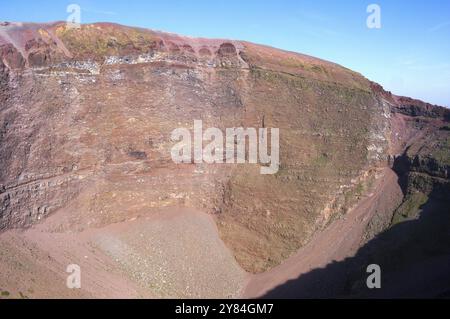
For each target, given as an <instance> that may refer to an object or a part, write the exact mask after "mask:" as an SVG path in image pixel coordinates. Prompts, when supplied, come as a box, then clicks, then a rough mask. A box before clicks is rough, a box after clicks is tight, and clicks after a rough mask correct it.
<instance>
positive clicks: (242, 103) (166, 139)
mask: <svg viewBox="0 0 450 319" xmlns="http://www.w3.org/2000/svg"><path fill="white" fill-rule="evenodd" d="M0 53H1V54H0V57H1V59H0V102H1V104H0V130H1V131H0V168H1V170H0V187H1V189H0V192H1V194H0V204H1V213H0V230H2V231H5V230H8V229H13V228H23V227H29V226H32V225H34V224H35V223H36V222H38V221H39V220H42V219H44V218H45V217H47V216H49V215H51V214H55V213H58V215H60V216H61V217H60V218H59V219H57V222H54V223H53V224H52V227H53V230H54V231H59V232H64V231H82V230H86V229H91V228H99V227H104V226H107V225H110V224H113V223H117V222H121V221H124V220H129V219H132V218H139V217H145V216H149V215H152V214H154V213H156V212H158V211H160V210H161V209H162V208H164V207H191V208H195V209H198V210H202V211H204V212H207V213H209V214H211V215H213V216H214V218H215V221H216V223H217V226H218V229H219V232H220V236H221V238H222V239H223V241H224V242H225V244H226V245H227V247H229V248H230V249H231V251H232V252H233V254H234V257H235V258H236V260H237V261H238V263H239V264H240V265H241V266H242V267H243V268H244V269H245V270H247V271H248V272H262V271H265V270H267V269H269V268H271V267H273V266H275V265H278V264H280V263H281V262H282V261H283V260H285V259H286V258H287V257H289V256H290V255H291V254H292V253H294V252H295V251H296V250H297V249H298V248H300V247H301V246H302V245H304V244H305V243H307V242H308V241H309V240H310V238H311V236H312V234H314V233H315V232H316V231H317V230H321V229H323V228H325V227H326V226H327V225H328V224H329V223H330V222H332V221H333V220H334V219H336V218H338V217H339V216H342V215H343V214H345V213H346V212H347V211H348V209H350V208H351V207H353V206H354V205H355V204H356V203H357V202H358V199H359V198H361V196H363V195H364V194H365V192H366V191H367V190H368V189H370V185H371V183H372V182H373V180H374V179H375V177H376V172H377V171H378V170H379V169H380V168H382V167H386V166H387V165H389V164H391V165H392V166H393V167H394V168H395V169H396V171H397V172H398V173H399V174H400V175H401V178H402V180H403V181H404V184H403V185H404V189H405V195H406V199H405V201H404V204H403V206H404V205H409V204H408V201H410V198H414V200H416V199H415V198H416V197H417V196H416V195H415V191H416V190H419V191H420V192H421V193H422V194H424V196H436V197H439V198H441V199H448V177H449V168H448V165H449V153H448V151H449V132H450V131H449V128H448V120H449V113H448V111H447V110H445V109H443V108H439V107H435V106H430V105H427V104H424V103H422V102H419V101H414V100H410V99H406V98H399V97H396V96H393V95H390V94H389V93H387V92H385V91H384V90H383V89H382V88H380V87H379V86H377V85H375V84H373V83H371V82H370V81H368V80H367V79H365V78H364V77H363V76H361V75H360V74H357V73H355V72H352V71H350V70H348V69H345V68H343V67H341V66H338V65H335V64H333V63H330V62H326V61H322V60H319V59H315V58H312V57H309V56H305V55H301V54H297V53H292V52H285V51H281V50H277V49H273V48H269V47H265V46H260V45H255V44H252V43H247V42H239V41H228V40H206V39H194V38H187V37H181V36H176V35H172V34H166V33H161V32H153V31H149V30H143V29H137V28H129V27H124V26H118V25H112V24H92V25H83V26H82V27H81V29H70V28H68V27H67V26H66V25H65V24H64V23H55V24H49V25H37V24H8V25H5V26H0ZM194 120H202V121H203V126H204V127H205V128H208V127H217V128H220V129H222V130H223V131H225V129H226V128H232V127H244V128H245V127H254V128H262V127H268V128H279V129H280V162H281V166H280V169H279V171H278V172H277V173H276V174H274V175H261V174H260V170H259V166H258V165H254V164H240V165H226V164H214V165H208V164H181V165H179V164H175V163H174V162H173V161H172V159H171V157H170V150H171V147H172V146H173V145H174V143H173V141H171V132H172V131H173V130H174V129H176V128H180V127H186V128H189V129H192V126H193V123H194ZM397 200H398V203H399V204H400V203H401V202H402V200H403V199H402V198H398V199H397ZM387 214H388V215H389V214H391V215H390V217H389V218H388V217H386V214H383V216H382V217H380V218H381V219H383V218H384V219H383V220H384V222H376V221H374V222H373V223H372V224H371V225H372V226H369V229H368V233H371V232H372V233H373V235H374V234H376V233H378V232H379V231H381V230H383V229H385V228H386V227H388V226H389V225H390V224H391V221H392V218H394V219H395V220H397V219H401V218H403V217H404V216H405V215H407V216H411V214H414V213H412V212H411V211H410V210H408V211H407V212H405V211H404V210H402V209H401V208H400V209H399V210H398V211H397V212H395V213H394V211H392V210H391V211H390V212H387ZM386 221H387V222H386ZM374 225H377V226H374ZM370 227H372V228H370ZM371 236H372V235H369V237H371Z"/></svg>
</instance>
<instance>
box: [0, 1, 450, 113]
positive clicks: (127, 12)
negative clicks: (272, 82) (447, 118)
mask: <svg viewBox="0 0 450 319" xmlns="http://www.w3.org/2000/svg"><path fill="white" fill-rule="evenodd" d="M71 3H76V4H78V5H80V7H81V9H82V15H81V19H82V21H81V22H82V23H90V22H99V21H111V22H117V23H121V24H125V25H132V26H141V27H147V28H151V29H158V30H164V31H169V32H175V33H179V34H183V35H192V36H202V37H212V38H230V39H239V40H248V41H252V42H256V43H262V44H268V45H271V46H275V47H278V48H282V49H286V50H292V51H297V52H301V53H306V54H310V55H313V56H316V57H320V58H323V59H326V60H329V61H333V62H336V63H339V64H341V65H344V66H346V67H348V68H350V69H353V70H355V71H358V72H360V73H362V74H363V75H365V76H366V77H367V78H369V79H371V80H373V81H376V82H378V83H380V84H382V85H383V86H384V87H385V88H386V89H387V90H390V91H392V92H393V93H395V94H400V95H407V96H411V97H416V98H420V99H423V100H426V101H428V102H431V103H436V104H441V105H446V106H450V0H428V1H416V0H383V1H379V0H369V1H364V0H341V1H334V0H328V1H326V0H303V1H302V0H278V1H269V0H259V1H254V0H239V1H235V0H227V1H222V2H219V1H206V0H198V1H196V0H190V1H175V0H173V1H165V0H158V1H152V0H142V1H138V0H128V1H113V0H110V1H107V0H98V1H97V0H95V1H94V0H73V1H63V0H41V1H23V0H22V1H21V0H15V1H11V0H0V20H6V21H30V22H48V21H56V20H66V18H67V16H68V13H66V7H67V6H68V5H69V4H71ZM372 3H375V4H378V5H379V6H380V8H381V29H369V28H367V25H366V19H367V17H368V15H369V14H368V13H367V12H366V8H367V6H368V5H369V4H372Z"/></svg>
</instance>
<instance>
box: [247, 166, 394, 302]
mask: <svg viewBox="0 0 450 319" xmlns="http://www.w3.org/2000/svg"><path fill="white" fill-rule="evenodd" d="M400 191H401V190H400V186H399V185H398V183H397V175H396V174H395V173H394V172H393V171H392V170H391V169H389V168H384V169H383V171H382V173H381V176H380V177H379V178H378V180H377V181H376V185H375V186H374V189H373V191H372V193H370V194H369V195H368V196H367V197H365V198H363V199H362V200H361V201H360V202H359V203H358V204H357V206H356V207H354V208H353V209H352V210H351V211H349V212H348V213H347V214H346V215H345V216H344V217H343V218H341V219H338V220H336V221H334V222H333V223H332V224H331V225H330V226H329V227H327V228H326V229H325V230H323V231H321V232H317V233H316V234H315V235H314V236H313V237H312V238H311V240H310V242H309V243H308V244H307V245H306V246H304V247H302V248H301V249H300V250H299V251H298V252H297V253H295V254H294V255H293V256H291V257H290V258H289V259H288V260H286V261H285V262H284V263H283V264H281V265H279V266H277V267H275V268H273V269H271V270H269V271H267V272H264V273H262V274H257V275H254V276H251V277H250V279H249V281H248V283H247V285H246V287H245V289H244V293H243V295H242V297H244V298H256V297H261V296H263V295H265V294H266V293H267V292H269V291H270V290H272V289H273V288H276V287H277V286H279V285H282V284H284V283H285V282H287V281H289V280H292V279H296V278H298V277H299V276H301V275H303V274H306V273H308V272H310V271H311V270H313V269H317V268H323V267H325V266H326V265H327V264H329V263H331V262H333V261H341V260H343V259H345V258H347V257H351V256H354V255H355V253H356V251H357V250H358V248H359V247H360V245H361V241H362V239H363V235H364V232H365V229H366V227H367V224H368V223H369V221H370V220H371V218H372V217H373V215H374V214H375V213H376V210H377V209H376V207H377V205H378V203H379V200H380V199H381V200H382V197H383V198H384V195H386V194H387V193H390V192H400Z"/></svg>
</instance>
